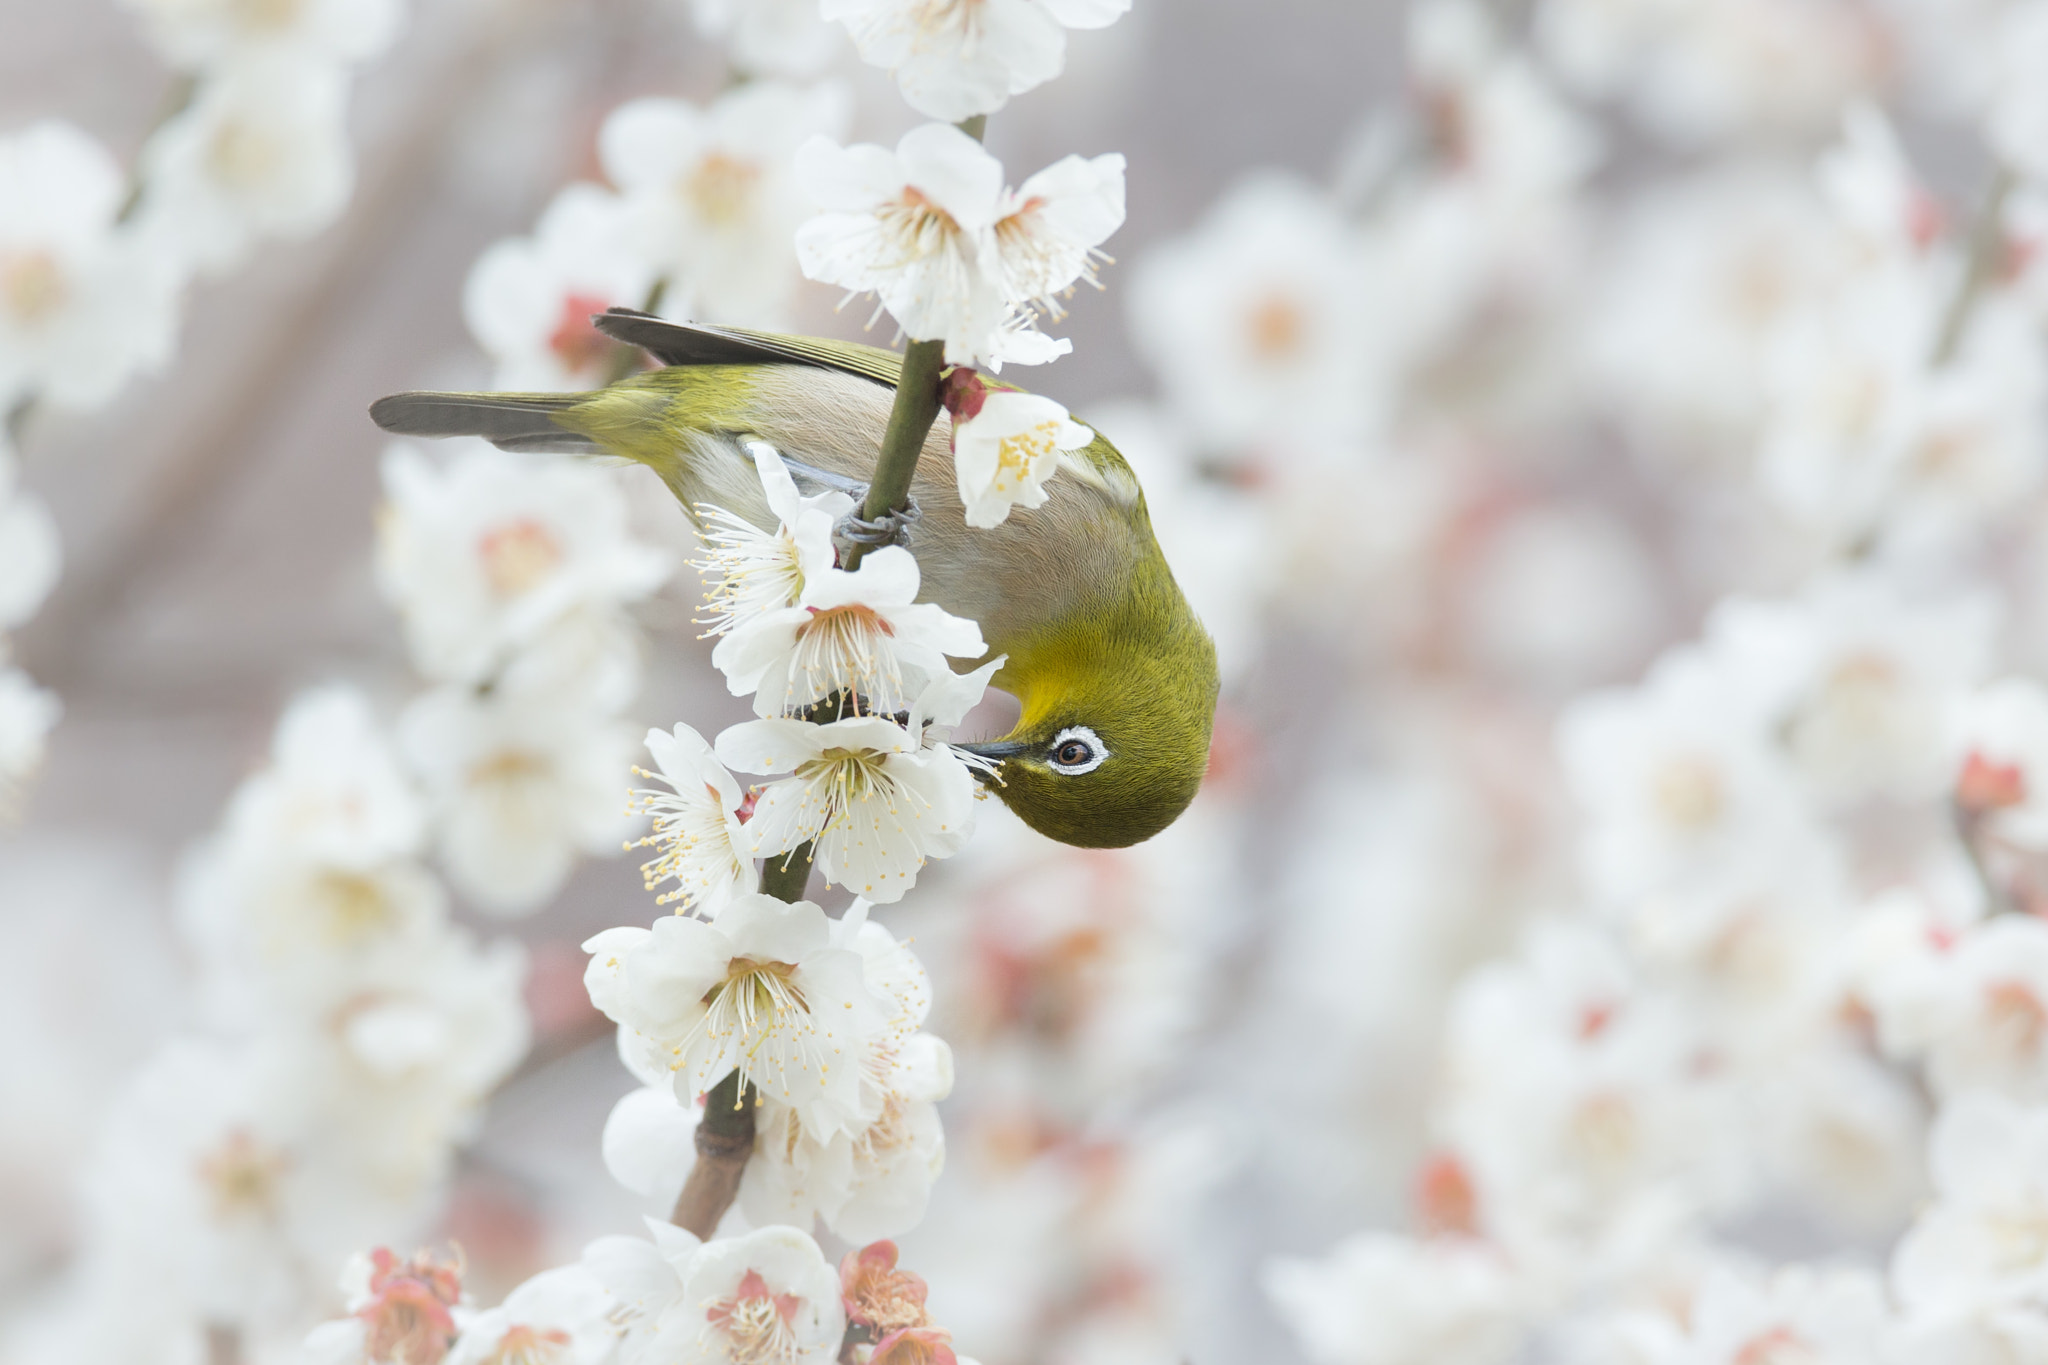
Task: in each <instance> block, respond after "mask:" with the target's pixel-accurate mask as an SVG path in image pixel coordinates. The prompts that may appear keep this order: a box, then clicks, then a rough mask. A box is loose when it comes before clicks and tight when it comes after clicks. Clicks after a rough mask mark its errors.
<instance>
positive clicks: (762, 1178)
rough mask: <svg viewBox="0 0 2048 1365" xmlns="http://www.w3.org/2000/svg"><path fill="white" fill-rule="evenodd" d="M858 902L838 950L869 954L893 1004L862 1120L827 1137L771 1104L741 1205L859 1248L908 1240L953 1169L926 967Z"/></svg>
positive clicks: (865, 1079)
mask: <svg viewBox="0 0 2048 1365" xmlns="http://www.w3.org/2000/svg"><path fill="white" fill-rule="evenodd" d="M867 911H868V905H867V903H866V902H865V901H859V900H857V901H855V902H854V904H853V906H852V907H851V908H850V909H849V910H848V911H847V912H846V914H845V915H844V916H843V917H842V918H841V919H839V920H838V921H837V922H836V923H835V924H834V925H833V936H834V940H835V941H836V942H838V943H839V944H841V945H842V946H847V947H851V948H852V949H853V950H854V951H855V952H858V953H859V954H860V955H861V960H862V970H863V973H864V977H865V980H866V981H867V985H868V989H869V990H870V991H871V992H872V993H873V994H874V995H875V996H876V997H877V998H878V999H880V1000H883V1001H886V1002H888V1006H893V1010H894V1013H893V1017H892V1018H891V1019H890V1021H889V1027H888V1029H887V1031H885V1032H883V1033H881V1034H879V1035H878V1036H877V1038H876V1039H875V1040H874V1042H873V1043H872V1045H871V1047H870V1049H869V1052H868V1055H867V1057H866V1060H865V1063H864V1065H863V1068H862V1086H861V1121H860V1123H859V1124H857V1125H854V1126H853V1127H851V1128H849V1129H847V1130H846V1131H844V1132H841V1133H837V1134H835V1135H833V1136H832V1137H831V1138H829V1139H820V1138H818V1137H816V1136H815V1135H813V1134H812V1133H810V1132H809V1131H808V1130H806V1129H805V1128H804V1126H803V1124H802V1121H801V1117H800V1115H799V1114H797V1113H796V1112H795V1111H793V1110H789V1109H786V1108H784V1107H782V1106H780V1105H776V1104H773V1103H772V1102H771V1103H769V1104H767V1105H764V1106H763V1110H762V1113H761V1115H760V1116H759V1117H758V1118H757V1123H756V1137H755V1141H754V1155H753V1158H752V1159H751V1160H750V1161H749V1162H748V1163H747V1169H746V1172H745V1174H744V1176H743V1178H742V1180H741V1183H740V1193H739V1199H740V1207H741V1209H742V1210H743V1211H745V1213H746V1215H747V1217H748V1218H749V1219H750V1220H751V1221H753V1222H755V1223H770V1222H785V1223H791V1224H794V1225H796V1226H799V1227H801V1226H807V1225H808V1224H809V1223H810V1221H811V1220H812V1219H813V1218H814V1217H816V1218H822V1219H824V1221H825V1224H826V1226H828V1227H830V1228H831V1229H832V1230H833V1231H834V1232H836V1233H838V1234H839V1235H840V1236H841V1237H844V1238H846V1239H847V1240H848V1241H850V1242H853V1243H855V1244H859V1243H863V1242H870V1241H873V1240H875V1239H876V1238H880V1237H895V1236H900V1235H901V1234H903V1233H906V1232H908V1231H910V1230H911V1229H912V1228H914V1227H915V1226H916V1225H917V1224H918V1222H919V1221H920V1220H921V1219H922V1218H923V1217H924V1211H925V1205H926V1203H927V1201H928V1200H929V1199H930V1198H931V1191H932V1184H933V1182H935V1181H936V1180H937V1179H938V1177H939V1172H940V1170H941V1169H942V1168H943V1167H944V1165H945V1159H946V1136H945V1131H944V1129H943V1128H942V1127H941V1126H940V1123H939V1113H938V1107H937V1106H938V1102H939V1101H941V1100H943V1099H945V1098H946V1096H947V1095H948V1094H950V1093H951V1092H952V1089H953V1056H952V1051H951V1050H950V1049H949V1048H948V1047H947V1046H946V1044H945V1043H944V1042H943V1041H941V1040H940V1039H938V1038H935V1037H933V1036H932V1035H931V1034H928V1033H920V1032H917V1031H916V1030H917V1029H918V1027H919V1026H920V1025H922V1024H923V1023H924V1021H925V1017H926V1015H927V1014H928V1013H929V1011H930V1009H931V992H930V988H929V986H928V984H927V982H926V979H925V973H924V966H923V964H922V963H920V962H919V961H918V960H917V957H916V956H915V955H914V954H913V953H912V952H911V951H910V949H909V948H908V946H906V945H905V944H902V943H899V942H898V941H897V940H896V938H895V936H894V935H892V934H890V933H889V931H888V930H886V929H884V928H883V927H882V926H881V925H879V924H877V923H875V922H874V921H873V920H871V919H869V918H868V917H867Z"/></svg>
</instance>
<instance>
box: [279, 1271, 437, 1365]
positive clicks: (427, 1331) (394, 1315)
mask: <svg viewBox="0 0 2048 1365" xmlns="http://www.w3.org/2000/svg"><path fill="white" fill-rule="evenodd" d="M339 1287H340V1289H341V1293H342V1296H343V1301H344V1303H345V1305H346V1307H347V1310H348V1316H347V1317H345V1318H336V1319H332V1320H330V1321H327V1322H323V1323H321V1324H320V1325H319V1326H318V1327H315V1328H314V1329H313V1330H312V1331H311V1332H310V1333H308V1334H307V1336H306V1341H305V1344H304V1346H303V1347H302V1348H301V1354H302V1359H303V1362H304V1365H378V1362H379V1361H381V1360H392V1359H397V1360H407V1359H427V1360H434V1361H439V1360H441V1359H442V1358H443V1357H444V1356H445V1355H446V1353H447V1350H448V1347H449V1345H450V1343H452V1342H453V1341H454V1340H455V1338H456V1336H457V1335H458V1331H459V1329H458V1327H457V1326H456V1321H455V1319H456V1314H457V1313H460V1312H463V1311H464V1309H466V1308H467V1304H466V1302H465V1300H464V1297H463V1292H462V1265H461V1263H460V1261H459V1260H457V1261H454V1262H449V1261H442V1260H439V1259H437V1258H435V1257H434V1256H433V1254H432V1253H430V1252H420V1253H418V1254H417V1255H415V1256H413V1257H412V1258H411V1259H409V1260H403V1261H401V1260H400V1259H399V1258H398V1257H397V1256H396V1255H394V1254H392V1252H391V1250H390V1248H388V1247H378V1248H377V1249H376V1250H375V1251H373V1252H371V1253H370V1254H369V1255H367V1256H366V1255H363V1254H361V1253H358V1254H356V1255H354V1256H351V1257H350V1258H349V1261H348V1264H347V1266H345V1267H344V1268H343V1269H342V1272H341V1281H340V1286H339Z"/></svg>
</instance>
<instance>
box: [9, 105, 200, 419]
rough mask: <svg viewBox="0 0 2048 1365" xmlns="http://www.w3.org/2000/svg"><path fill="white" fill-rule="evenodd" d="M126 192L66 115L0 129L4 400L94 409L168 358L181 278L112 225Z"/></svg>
mask: <svg viewBox="0 0 2048 1365" xmlns="http://www.w3.org/2000/svg"><path fill="white" fill-rule="evenodd" d="M122 195H123V188H122V176H121V170H120V167H118V166H117V165H116V164H115V163H114V159H113V157H111V156H110V155H108V154H107V151H106V149H105V148H103V147H101V146H100V145H99V143H97V142H95V141H93V139H92V138H90V137H88V136H87V135H86V134H84V133H83V132H81V131H79V130H78V129H77V128H75V127H73V126H72V125H70V124H68V123H61V122H58V121H56V120H44V121H42V122H38V123H34V124H31V125H29V126H28V127H27V128H24V129H22V130H21V131H19V132H16V133H12V134H9V135H7V136H5V137H0V406H5V407H12V406H13V405H14V404H15V403H17V402H19V401H21V400H22V399H24V398H26V397H29V396H30V395H33V394H41V395H44V396H46V397H48V398H49V399H50V400H51V401H52V402H55V403H60V404H63V405H65V406H69V407H82V408H91V407H98V406H100V405H101V404H103V403H105V402H106V401H107V400H108V399H110V398H112V397H113V396H114V394H115V392H116V391H117V390H119V388H120V387H121V385H122V384H123V383H125V382H126V381H127V379H128V378H129V377H130V376H131V375H133V374H134V373H135V372H136V371H138V370H142V369H148V368H152V367H154V366H156V365H159V364H161V363H162V362H163V361H164V360H165V359H167V358H168V357H169V355H170V351H171V337H172V331H173V328H174V327H175V324H176V311H175V304H176V297H175V293H176V284H177V277H176V275H175V273H174V272H171V271H168V270H166V269H165V268H164V263H163V262H161V261H160V260H157V259H154V258H153V257H152V256H151V254H150V253H148V252H146V251H142V250H139V249H138V248H137V246H136V244H135V243H134V242H133V241H132V240H130V239H129V238H127V237H125V236H123V235H122V234H121V233H119V232H118V231H117V230H116V227H115V222H116V216H117V215H118V213H119V212H120V208H121V201H122Z"/></svg>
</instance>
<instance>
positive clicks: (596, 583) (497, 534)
mask: <svg viewBox="0 0 2048 1365" xmlns="http://www.w3.org/2000/svg"><path fill="white" fill-rule="evenodd" d="M384 494H385V499H386V501H385V504H384V508H383V510H382V513H381V515H380V516H379V519H378V544H377V578H378V583H379V586H380V587H382V589H383V591H384V595H385V597H386V599H387V600H389V601H390V602H391V604H392V605H393V606H395V607H397V608H398V610H399V612H400V614H401V615H402V616H403V617H404V620H405V626H406V637H407V641H408V643H409V644H410V645H411V647H412V654H413V659H414V661H415V663H416V664H417V665H418V666H419V669H420V671H421V672H423V673H425V674H427V675H428V676H429V677H432V678H437V679H442V680H445V681H449V682H483V681H486V680H488V679H490V678H492V677H493V676H495V675H497V674H498V673H499V672H500V671H501V670H503V669H504V668H505V667H506V666H507V664H508V663H511V662H512V661H514V660H515V659H516V658H518V657H519V656H520V655H521V654H523V653H525V652H527V651H529V650H531V649H532V647H533V646H535V645H536V644H537V643H539V642H540V641H541V639H542V637H543V635H544V634H545V633H546V632H548V631H549V630H550V629H551V628H553V627H557V626H560V625H561V624H562V623H563V622H564V621H565V619H567V618H570V617H571V616H572V615H573V614H575V613H578V612H584V611H589V612H593V613H595V614H596V615H598V616H600V617H602V616H605V615H608V614H610V613H612V612H615V611H616V610H617V609H618V608H619V607H621V606H623V605H624V604H626V603H629V602H637V601H640V600H642V599H643V598H645V597H646V596H647V595H648V594H649V593H651V592H653V591H654V589H655V588H657V587H659V586H660V585H661V584H662V583H664V582H665V581H667V579H668V577H669V575H670V573H672V572H673V570H674V562H673V560H672V559H671V558H670V556H669V555H668V553H667V552H666V551H663V550H660V549H657V548H655V547H654V546H651V545H648V544H645V543H644V542H642V541H640V540H638V539H636V538H635V537H634V535H633V534H632V531H631V528H630V527H629V525H628V520H627V507H626V499H625V496H624V494H623V492H622V491H621V489H620V487H619V485H618V483H617V482H616V481H615V480H614V479H613V477H612V476H611V475H609V474H607V473H605V472H603V471H600V470H596V469H591V468H588V467H584V466H580V465H575V464H570V463H566V462H562V461H549V462H547V463H529V462H527V461H526V460H524V459H522V458H520V457H518V456H513V455H506V454H503V453H501V452H498V451H494V450H489V449H485V448H483V447H481V446H476V447H471V448H469V449H465V450H463V451H461V452H460V453H458V454H457V455H456V457H455V458H454V459H453V460H452V461H449V462H448V463H446V464H437V463H436V462H434V461H431V460H429V459H428V458H427V457H426V456H424V455H423V454H422V453H421V452H420V451H419V450H418V448H417V447H414V446H411V445H407V444H404V443H398V444H394V445H393V446H392V447H391V448H390V449H389V450H388V451H387V452H386V453H385V456H384ZM614 647H616V646H614ZM600 652H604V651H603V649H602V648H600Z"/></svg>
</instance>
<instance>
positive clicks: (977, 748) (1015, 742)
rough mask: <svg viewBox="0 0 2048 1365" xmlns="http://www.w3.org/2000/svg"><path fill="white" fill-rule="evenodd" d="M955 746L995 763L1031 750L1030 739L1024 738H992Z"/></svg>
mask: <svg viewBox="0 0 2048 1365" xmlns="http://www.w3.org/2000/svg"><path fill="white" fill-rule="evenodd" d="M953 747H954V748H956V749H965V750H966V751H967V752H968V753H970V754H973V755H974V756H975V757H977V758H986V759H988V760H990V761H991V762H995V763H1000V762H1002V761H1003V760H1004V759H1006V758H1015V757H1016V756H1017V755H1018V754H1022V753H1029V752H1030V751H1031V743H1030V741H1029V740H1022V739H991V740H986V741H984V742H982V743H979V744H955V745H954V746H953Z"/></svg>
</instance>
